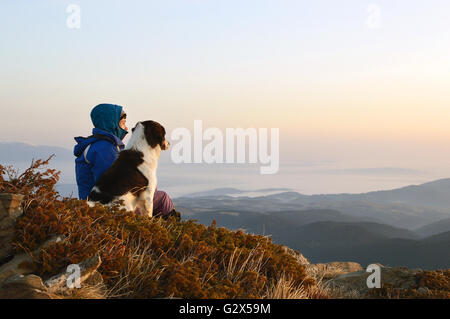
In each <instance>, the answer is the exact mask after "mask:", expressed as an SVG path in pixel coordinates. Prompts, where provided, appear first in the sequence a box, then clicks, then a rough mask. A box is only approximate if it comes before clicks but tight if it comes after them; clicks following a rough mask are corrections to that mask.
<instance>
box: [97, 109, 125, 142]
mask: <svg viewBox="0 0 450 319" xmlns="http://www.w3.org/2000/svg"><path fill="white" fill-rule="evenodd" d="M122 109H123V108H122V106H120V105H116V104H99V105H97V106H96V107H94V108H93V109H92V111H91V120H92V124H94V127H95V128H98V129H101V130H104V131H106V132H109V133H111V134H113V135H115V136H116V137H119V138H123V137H124V133H123V130H122V128H121V127H120V126H119V121H120V115H121V113H122Z"/></svg>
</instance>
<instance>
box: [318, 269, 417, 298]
mask: <svg viewBox="0 0 450 319" xmlns="http://www.w3.org/2000/svg"><path fill="white" fill-rule="evenodd" d="M379 266H380V270H381V278H380V279H381V285H382V287H394V288H398V289H412V288H414V287H416V286H417V283H416V275H417V274H418V273H419V272H421V271H422V270H421V269H408V268H406V267H385V266H383V265H379ZM370 275H371V273H369V272H366V271H365V270H361V271H357V272H351V273H347V274H343V275H339V276H336V277H335V278H333V279H331V280H330V281H328V282H327V285H328V286H329V287H330V288H331V289H333V290H335V291H337V292H339V294H340V295H341V296H349V297H354V298H365V297H367V296H368V294H369V291H370V289H369V288H368V287H367V277H369V276H370ZM373 289H376V288H373Z"/></svg>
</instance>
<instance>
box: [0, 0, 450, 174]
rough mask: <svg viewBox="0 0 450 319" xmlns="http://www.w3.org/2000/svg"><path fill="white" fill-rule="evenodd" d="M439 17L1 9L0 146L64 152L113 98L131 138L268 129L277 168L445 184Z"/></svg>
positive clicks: (228, 1) (348, 10)
mask: <svg viewBox="0 0 450 319" xmlns="http://www.w3.org/2000/svg"><path fill="white" fill-rule="evenodd" d="M72 3H74V4H78V5H79V6H80V8H81V28H80V29H69V28H68V27H67V26H66V20H67V18H68V13H66V8H67V6H68V5H69V4H72ZM372 4H375V5H376V6H377V8H379V9H380V11H379V13H380V19H379V20H378V21H379V25H380V28H375V29H374V28H371V27H370V24H368V21H369V20H370V19H371V17H373V15H372V14H373V11H370V10H369V6H370V5H372ZM449 15H450V2H449V1H448V0H442V1H439V0H430V1H423V0H382V1H364V0H345V1H335V0H318V1H300V0H297V1H285V0H273V1H266V0H247V1H242V0H240V1H234V0H223V1H222V0H183V1H182V0H179V1H148V0H145V1H144V0H142V1H138V0H131V1H130V0H126V1H125V0H121V1H113V0H70V1H65V0H40V1H31V0H3V1H1V2H0V38H1V42H0V86H1V90H0V105H1V111H2V118H3V121H2V128H1V133H2V134H1V137H0V140H1V141H20V142H26V143H32V144H38V145H42V144H44V145H56V146H64V147H67V148H72V147H73V143H74V141H73V136H78V135H89V133H90V130H91V122H90V119H89V112H90V110H91V108H92V107H93V106H95V105H96V104H98V103H102V102H109V103H115V104H120V105H123V106H125V110H126V111H127V113H128V123H129V126H133V125H134V124H135V123H136V122H137V121H139V120H146V119H153V120H157V121H159V122H160V123H162V124H163V125H164V126H165V127H166V128H167V130H168V131H169V132H170V131H171V129H173V128H176V127H187V128H189V129H191V128H192V127H193V121H194V120H196V119H201V120H203V121H204V123H205V125H206V126H207V127H219V128H225V127H231V128H233V127H243V128H247V127H257V128H258V127H266V128H272V127H276V128H280V138H281V148H282V154H281V155H282V156H283V158H281V160H282V161H283V160H286V161H288V160H291V161H303V160H304V161H327V160H330V161H342V162H343V163H347V164H342V166H343V167H349V166H350V167H379V166H380V167H383V166H389V167H391V166H392V167H394V166H395V167H406V168H414V169H422V168H425V169H435V170H442V175H445V174H447V172H448V173H450V170H449V171H446V167H447V166H450V146H449V145H450V125H449V119H450V95H449V92H450V32H449V30H450V19H449V18H448V17H449ZM443 177H444V176H443Z"/></svg>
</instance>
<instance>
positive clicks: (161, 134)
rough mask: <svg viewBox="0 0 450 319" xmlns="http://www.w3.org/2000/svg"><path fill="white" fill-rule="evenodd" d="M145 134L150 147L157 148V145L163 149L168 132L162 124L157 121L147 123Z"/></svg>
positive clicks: (145, 123) (145, 124)
mask: <svg viewBox="0 0 450 319" xmlns="http://www.w3.org/2000/svg"><path fill="white" fill-rule="evenodd" d="M143 124H144V134H145V139H146V140H147V143H148V145H150V147H152V148H155V147H156V146H157V145H159V146H161V149H163V145H164V141H165V136H166V130H165V129H164V127H162V126H161V124H159V123H157V122H155V121H145V122H144V123H143Z"/></svg>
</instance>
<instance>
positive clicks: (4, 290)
mask: <svg viewBox="0 0 450 319" xmlns="http://www.w3.org/2000/svg"><path fill="white" fill-rule="evenodd" d="M51 298H52V297H51V294H50V293H49V292H48V290H47V288H46V287H45V286H44V283H43V282H42V279H41V278H40V277H38V276H36V275H28V276H22V275H15V276H12V277H10V278H8V279H7V280H6V281H5V282H3V284H2V285H1V286H0V299H51Z"/></svg>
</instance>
